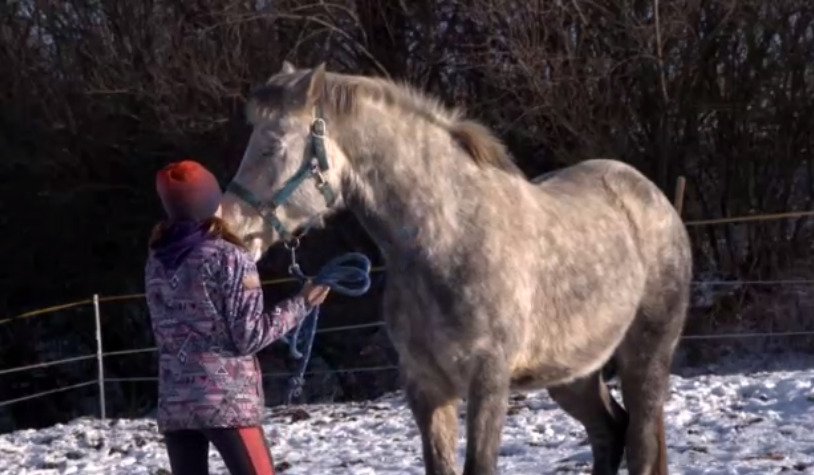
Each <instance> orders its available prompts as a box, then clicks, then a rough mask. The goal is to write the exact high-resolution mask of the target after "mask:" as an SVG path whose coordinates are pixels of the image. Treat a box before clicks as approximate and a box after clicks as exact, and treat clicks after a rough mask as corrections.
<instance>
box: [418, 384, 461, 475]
mask: <svg viewBox="0 0 814 475" xmlns="http://www.w3.org/2000/svg"><path fill="white" fill-rule="evenodd" d="M437 389H438V388H427V387H424V386H422V385H420V384H419V383H417V382H408V383H407V388H406V390H407V391H406V392H407V401H408V403H409V405H410V409H411V410H412V412H413V417H414V418H415V421H416V424H417V425H418V429H419V431H420V432H421V446H422V449H423V452H424V468H425V470H426V474H427V475H456V474H457V473H458V472H457V470H456V468H455V466H456V453H455V451H456V445H457V442H458V411H457V408H458V400H457V399H455V398H453V397H447V396H445V395H444V394H442V393H441V392H439V391H438V390H437Z"/></svg>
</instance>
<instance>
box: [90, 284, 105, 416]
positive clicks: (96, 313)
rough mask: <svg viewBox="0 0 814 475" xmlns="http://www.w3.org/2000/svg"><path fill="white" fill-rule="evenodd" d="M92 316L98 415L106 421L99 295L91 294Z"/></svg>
mask: <svg viewBox="0 0 814 475" xmlns="http://www.w3.org/2000/svg"><path fill="white" fill-rule="evenodd" d="M93 316H94V318H95V320H96V363H97V366H98V370H99V413H100V415H101V416H102V419H103V420H104V419H106V418H107V417H106V416H107V414H106V411H105V365H104V360H103V356H102V323H101V318H100V312H99V294H93Z"/></svg>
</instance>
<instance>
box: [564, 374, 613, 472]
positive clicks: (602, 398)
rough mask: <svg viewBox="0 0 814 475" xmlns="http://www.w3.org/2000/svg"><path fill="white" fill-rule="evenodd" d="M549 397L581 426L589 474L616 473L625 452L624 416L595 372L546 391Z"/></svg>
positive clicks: (599, 375) (600, 375)
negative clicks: (586, 443) (587, 446)
mask: <svg viewBox="0 0 814 475" xmlns="http://www.w3.org/2000/svg"><path fill="white" fill-rule="evenodd" d="M548 392H549V394H550V395H551V398H552V399H554V401H556V402H557V404H559V405H560V407H561V408H563V410H565V412H567V413H568V414H570V415H571V416H572V417H574V418H575V419H576V420H578V421H579V422H581V423H582V425H583V426H585V430H586V431H587V432H588V439H589V441H590V443H591V452H592V453H593V456H594V467H593V471H592V472H591V473H592V474H593V475H613V474H616V473H617V472H618V471H619V465H620V464H621V463H622V455H623V454H624V449H625V430H626V428H627V413H626V412H625V410H624V409H622V406H620V405H619V403H618V402H616V400H615V399H614V398H613V396H611V395H610V393H609V392H608V387H607V386H606V385H605V383H604V382H603V381H602V373H601V372H600V371H597V372H596V373H593V374H591V375H589V376H587V377H585V378H582V379H579V380H577V381H574V382H571V383H569V384H566V385H562V386H554V387H551V388H548Z"/></svg>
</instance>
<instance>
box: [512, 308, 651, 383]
mask: <svg viewBox="0 0 814 475" xmlns="http://www.w3.org/2000/svg"><path fill="white" fill-rule="evenodd" d="M634 315H635V310H632V309H631V311H630V312H624V314H623V315H619V316H618V318H607V319H589V318H579V317H574V318H572V319H570V320H571V321H570V322H561V323H560V325H561V327H560V328H559V329H557V330H554V329H552V328H550V327H547V326H545V325H540V324H539V322H538V325H537V326H536V327H535V328H531V329H529V331H528V332H527V333H526V335H525V338H524V339H523V343H522V344H521V345H520V347H519V348H518V350H519V351H517V352H516V353H515V354H514V355H513V357H512V358H511V361H510V368H511V384H512V387H513V388H515V389H541V388H546V387H550V386H556V385H559V384H565V383H568V382H570V381H573V380H575V379H579V378H581V377H584V376H587V375H589V374H591V373H593V372H594V371H598V370H599V369H601V368H602V366H603V365H604V364H605V363H606V362H607V361H608V360H609V359H610V358H611V356H612V355H613V353H614V351H615V350H616V348H617V347H618V346H619V344H620V343H621V341H622V339H623V338H624V335H625V333H626V332H627V329H628V328H629V326H630V324H631V323H632V321H633V318H634ZM600 322H601V323H600ZM569 323H570V324H569ZM592 323H593V325H592Z"/></svg>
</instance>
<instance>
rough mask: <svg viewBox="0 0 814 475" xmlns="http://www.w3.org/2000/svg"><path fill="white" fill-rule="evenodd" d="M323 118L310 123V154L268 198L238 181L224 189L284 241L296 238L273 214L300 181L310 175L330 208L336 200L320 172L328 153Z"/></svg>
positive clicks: (302, 181) (326, 163) (296, 187)
mask: <svg viewBox="0 0 814 475" xmlns="http://www.w3.org/2000/svg"><path fill="white" fill-rule="evenodd" d="M325 129H326V127H325V119H323V118H321V117H317V118H316V119H314V122H313V123H312V124H311V133H310V137H311V143H310V145H311V147H310V152H311V156H310V158H309V159H307V160H305V162H303V164H302V166H300V168H299V169H298V170H297V172H296V173H294V175H293V176H292V177H291V178H289V179H288V180H286V182H285V183H284V184H283V187H282V188H280V189H279V190H278V191H276V192H274V194H273V195H272V197H271V199H270V200H269V201H263V200H261V199H259V198H258V197H257V196H255V194H254V193H252V192H251V190H249V189H248V188H246V187H245V186H243V185H241V184H240V183H238V182H237V181H235V180H232V182H231V183H229V186H228V187H226V191H227V192H229V193H231V194H233V195H235V196H237V197H238V198H240V199H241V200H243V201H244V202H245V203H247V204H248V205H250V206H251V207H253V208H254V209H255V211H257V213H258V214H259V215H260V216H261V217H262V218H263V220H265V221H266V222H267V223H268V224H270V225H271V227H273V228H274V230H275V231H277V233H278V234H279V235H280V237H281V238H282V239H283V240H284V241H286V242H292V241H295V240H296V237H295V236H294V234H293V233H292V232H290V231H289V230H288V228H286V227H285V225H284V224H283V223H282V221H280V218H278V217H277V213H276V210H277V208H278V207H280V206H283V205H284V204H285V203H286V202H288V200H289V199H290V198H291V195H293V194H294V192H295V191H296V190H297V189H298V188H299V187H300V185H302V184H303V183H304V182H305V180H307V179H308V178H313V179H314V181H315V182H316V187H317V189H318V190H319V191H320V193H322V197H323V198H325V204H326V205H327V206H328V207H329V208H330V207H331V206H333V204H334V202H335V201H336V194H335V193H334V191H333V189H331V186H330V185H329V184H328V181H327V180H326V179H325V176H324V175H323V173H324V172H326V171H328V168H329V163H328V155H327V153H326V152H325ZM314 218H316V216H314V217H312V218H311V219H310V220H309V222H311V221H313V220H314Z"/></svg>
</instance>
